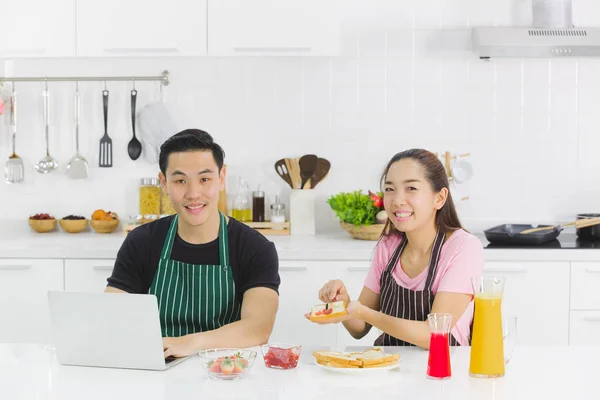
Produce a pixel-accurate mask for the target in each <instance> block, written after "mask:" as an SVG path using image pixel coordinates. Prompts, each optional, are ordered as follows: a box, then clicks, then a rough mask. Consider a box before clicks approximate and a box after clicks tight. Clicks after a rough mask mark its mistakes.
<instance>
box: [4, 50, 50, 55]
mask: <svg viewBox="0 0 600 400" xmlns="http://www.w3.org/2000/svg"><path fill="white" fill-rule="evenodd" d="M6 52H7V53H12V54H44V53H45V52H46V49H12V50H7V51H6Z"/></svg>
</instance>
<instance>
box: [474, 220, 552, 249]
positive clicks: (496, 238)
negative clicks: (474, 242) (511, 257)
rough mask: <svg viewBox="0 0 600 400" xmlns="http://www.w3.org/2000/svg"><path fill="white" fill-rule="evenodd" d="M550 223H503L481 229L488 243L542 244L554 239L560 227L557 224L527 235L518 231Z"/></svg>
mask: <svg viewBox="0 0 600 400" xmlns="http://www.w3.org/2000/svg"><path fill="white" fill-rule="evenodd" d="M545 226H552V225H538V226H533V225H525V224H504V225H498V226H495V227H493V228H490V229H487V230H485V231H483V233H484V234H485V238H486V239H487V240H488V241H489V242H490V243H498V244H516V245H538V246H539V245H542V244H546V243H549V242H551V241H553V240H555V239H556V238H557V237H558V235H559V234H560V232H561V231H562V228H559V227H557V226H555V227H554V229H551V230H547V231H540V232H532V233H529V234H527V235H521V234H520V232H522V231H524V230H526V229H533V228H541V227H545Z"/></svg>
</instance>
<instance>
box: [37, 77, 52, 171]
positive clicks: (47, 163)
mask: <svg viewBox="0 0 600 400" xmlns="http://www.w3.org/2000/svg"><path fill="white" fill-rule="evenodd" d="M44 120H45V123H46V157H44V158H42V159H41V160H40V161H38V163H37V164H35V165H34V167H35V170H36V171H37V172H39V173H41V174H47V173H49V172H52V171H54V170H55V169H56V168H58V162H57V161H56V160H55V159H54V158H52V156H50V139H49V136H50V92H49V91H48V85H47V84H46V88H45V89H44Z"/></svg>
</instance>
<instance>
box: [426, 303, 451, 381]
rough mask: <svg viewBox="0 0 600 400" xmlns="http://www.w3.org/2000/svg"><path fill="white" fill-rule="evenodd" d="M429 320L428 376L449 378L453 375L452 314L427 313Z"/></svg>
mask: <svg viewBox="0 0 600 400" xmlns="http://www.w3.org/2000/svg"><path fill="white" fill-rule="evenodd" d="M427 321H428V322H429V332H430V336H429V359H428V361H427V377H428V378H430V379H448V378H450V377H451V376H452V368H451V365H450V325H452V314H445V313H432V314H428V315H427Z"/></svg>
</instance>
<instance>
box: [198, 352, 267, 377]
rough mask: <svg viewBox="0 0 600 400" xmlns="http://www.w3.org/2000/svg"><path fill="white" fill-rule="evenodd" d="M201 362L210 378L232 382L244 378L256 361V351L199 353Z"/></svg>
mask: <svg viewBox="0 0 600 400" xmlns="http://www.w3.org/2000/svg"><path fill="white" fill-rule="evenodd" d="M198 357H200V362H201V364H202V366H203V367H204V369H206V372H207V373H208V376H209V377H211V378H214V379H224V380H232V379H238V378H241V377H243V376H244V375H246V374H247V373H248V371H250V368H252V365H253V364H254V361H255V360H256V351H251V350H243V349H233V348H231V349H210V350H201V351H199V352H198Z"/></svg>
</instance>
